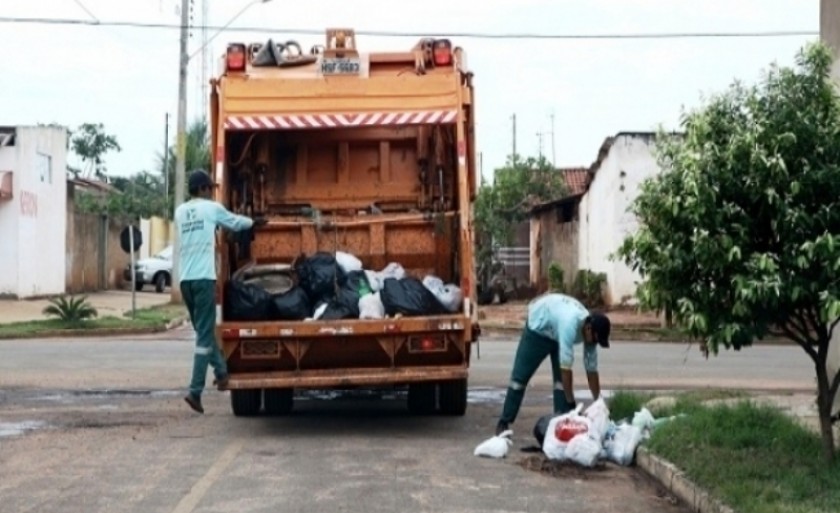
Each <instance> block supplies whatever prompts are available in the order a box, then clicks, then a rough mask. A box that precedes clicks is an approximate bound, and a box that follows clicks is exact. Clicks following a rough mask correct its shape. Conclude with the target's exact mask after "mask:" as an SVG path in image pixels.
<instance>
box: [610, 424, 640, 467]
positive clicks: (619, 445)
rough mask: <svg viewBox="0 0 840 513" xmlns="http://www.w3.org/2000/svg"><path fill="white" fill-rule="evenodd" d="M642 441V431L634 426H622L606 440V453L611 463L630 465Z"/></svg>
mask: <svg viewBox="0 0 840 513" xmlns="http://www.w3.org/2000/svg"><path fill="white" fill-rule="evenodd" d="M641 441H642V430H641V429H639V428H638V427H636V426H633V425H632V424H621V425H619V426H617V427H616V430H615V432H614V433H611V434H609V435H607V437H606V439H605V440H604V453H605V454H606V457H607V459H608V460H610V461H614V462H615V463H618V464H619V465H624V466H627V465H630V464H631V463H633V457H634V456H635V454H636V448H637V447H638V446H639V443H641Z"/></svg>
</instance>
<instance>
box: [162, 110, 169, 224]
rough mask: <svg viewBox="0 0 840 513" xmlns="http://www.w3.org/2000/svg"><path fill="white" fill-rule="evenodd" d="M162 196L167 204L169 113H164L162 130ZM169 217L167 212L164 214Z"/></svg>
mask: <svg viewBox="0 0 840 513" xmlns="http://www.w3.org/2000/svg"><path fill="white" fill-rule="evenodd" d="M163 134H164V135H163V196H164V198H166V203H165V205H167V206H169V113H168V112H167V113H166V127H165V128H164V130H163ZM166 218H167V219H169V214H167V215H166Z"/></svg>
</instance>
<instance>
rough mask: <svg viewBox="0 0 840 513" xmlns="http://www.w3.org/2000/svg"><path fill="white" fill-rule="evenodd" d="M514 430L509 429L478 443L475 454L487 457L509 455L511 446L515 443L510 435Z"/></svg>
mask: <svg viewBox="0 0 840 513" xmlns="http://www.w3.org/2000/svg"><path fill="white" fill-rule="evenodd" d="M512 435H513V431H511V430H510V429H508V430H507V431H503V432H502V433H499V434H498V435H496V436H493V437H490V438H488V439H487V440H485V441H483V442H481V443H480V444H478V446H477V447H476V448H475V451H473V454H474V455H475V456H483V457H485V458H504V457H505V456H507V453H508V450H509V449H510V446H511V445H512V444H513V442H512V441H511V439H510V437H511V436H512Z"/></svg>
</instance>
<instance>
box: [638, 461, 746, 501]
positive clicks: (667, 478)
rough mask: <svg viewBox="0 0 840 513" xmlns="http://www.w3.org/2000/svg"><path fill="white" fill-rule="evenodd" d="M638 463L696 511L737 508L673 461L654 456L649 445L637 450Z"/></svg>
mask: <svg viewBox="0 0 840 513" xmlns="http://www.w3.org/2000/svg"><path fill="white" fill-rule="evenodd" d="M636 465H638V466H639V468H641V469H642V470H643V471H645V472H646V473H647V474H648V475H649V476H650V477H652V478H653V479H654V480H656V481H658V482H659V484H661V485H662V486H663V487H664V488H665V489H666V490H668V492H670V493H672V494H674V495H675V496H676V497H677V498H678V499H680V501H682V502H683V504H685V505H686V506H688V507H689V508H690V509H691V511H693V512H695V513H735V510H734V509H732V508H731V507H729V506H727V505H726V504H724V503H723V502H722V501H721V500H719V499H716V498H714V497H713V496H712V495H711V494H710V493H709V492H708V491H706V490H704V489H703V488H701V487H700V486H698V485H696V484H695V483H694V482H693V481H691V480H690V479H688V477H686V476H685V474H684V473H683V472H682V471H681V470H680V469H679V468H677V467H676V466H675V465H674V464H673V463H671V462H669V461H666V460H664V459H662V458H660V457H658V456H654V455H653V454H651V453H650V451H648V450H647V447H642V446H640V447H639V448H638V449H637V450H636Z"/></svg>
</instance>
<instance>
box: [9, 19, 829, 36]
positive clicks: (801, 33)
mask: <svg viewBox="0 0 840 513" xmlns="http://www.w3.org/2000/svg"><path fill="white" fill-rule="evenodd" d="M0 23H27V24H39V25H77V26H78V25H86V26H102V27H127V28H138V29H177V30H180V28H181V26H180V25H179V24H176V23H141V22H134V21H118V20H115V21H98V20H97V21H93V20H80V19H72V18H20V17H11V16H2V17H0ZM192 28H193V29H207V30H222V29H224V28H225V27H223V26H216V25H201V26H193V27H192ZM227 28H228V30H231V31H238V32H261V33H271V32H275V33H276V32H281V33H284V34H301V35H322V34H323V33H324V30H323V29H305V28H281V27H227ZM356 34H358V35H365V36H381V37H413V38H422V37H452V38H455V37H458V38H465V39H466V38H471V39H698V38H703V39H712V38H768V37H803V36H817V35H819V31H818V30H768V31H755V32H649V33H641V32H640V33H627V34H620V33H603V34H560V33H557V34H540V33H531V32H509V33H497V32H434V31H429V32H398V31H389V30H357V31H356Z"/></svg>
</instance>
